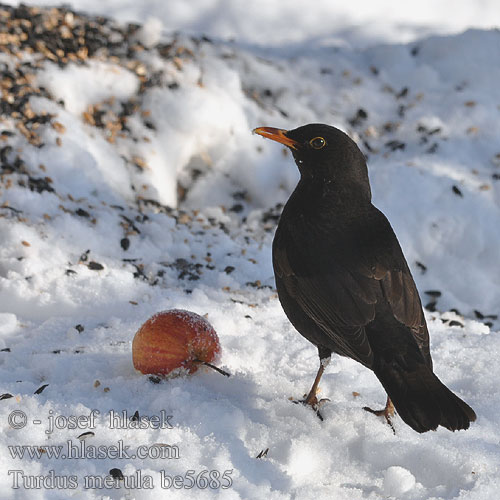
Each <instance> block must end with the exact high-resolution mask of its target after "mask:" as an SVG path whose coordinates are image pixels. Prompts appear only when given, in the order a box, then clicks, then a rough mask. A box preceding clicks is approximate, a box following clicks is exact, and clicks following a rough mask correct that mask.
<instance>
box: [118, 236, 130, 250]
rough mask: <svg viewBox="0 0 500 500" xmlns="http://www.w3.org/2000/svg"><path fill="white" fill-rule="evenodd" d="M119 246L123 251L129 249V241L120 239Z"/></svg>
mask: <svg viewBox="0 0 500 500" xmlns="http://www.w3.org/2000/svg"><path fill="white" fill-rule="evenodd" d="M120 246H121V247H122V248H123V250H125V251H126V250H128V249H129V247H130V240H129V239H128V238H122V239H121V240H120Z"/></svg>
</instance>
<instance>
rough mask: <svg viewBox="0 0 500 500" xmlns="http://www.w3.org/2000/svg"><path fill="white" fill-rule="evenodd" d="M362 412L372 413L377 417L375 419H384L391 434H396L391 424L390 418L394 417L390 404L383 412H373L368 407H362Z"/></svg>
mask: <svg viewBox="0 0 500 500" xmlns="http://www.w3.org/2000/svg"><path fill="white" fill-rule="evenodd" d="M363 410H365V411H368V412H370V413H373V414H374V415H377V417H384V418H385V421H386V423H387V425H389V427H390V428H391V429H392V432H393V433H394V434H396V429H394V425H393V423H392V417H393V416H394V407H393V406H392V403H391V404H390V405H389V404H388V405H387V406H386V407H385V408H384V409H383V410H373V409H372V408H370V407H368V406H363Z"/></svg>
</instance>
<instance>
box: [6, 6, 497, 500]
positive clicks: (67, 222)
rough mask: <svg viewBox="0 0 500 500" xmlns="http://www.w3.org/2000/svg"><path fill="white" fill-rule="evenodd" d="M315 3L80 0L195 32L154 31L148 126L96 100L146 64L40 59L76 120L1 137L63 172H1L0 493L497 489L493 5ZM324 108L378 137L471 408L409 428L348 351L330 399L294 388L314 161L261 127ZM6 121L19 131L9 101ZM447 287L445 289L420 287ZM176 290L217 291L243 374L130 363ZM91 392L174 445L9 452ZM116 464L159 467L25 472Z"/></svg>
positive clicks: (222, 328)
mask: <svg viewBox="0 0 500 500" xmlns="http://www.w3.org/2000/svg"><path fill="white" fill-rule="evenodd" d="M28 3H29V4H33V3H40V4H42V5H43V2H28ZM307 4H308V5H309V7H307V8H305V3H304V2H298V1H296V2H292V1H290V2H287V4H286V5H287V7H286V11H285V8H284V7H283V6H282V4H280V3H276V5H274V4H269V3H268V2H266V3H265V4H264V3H261V2H252V3H251V2H245V3H243V2H222V1H215V0H212V1H209V0H204V1H201V0H199V1H197V2H177V1H170V2H160V1H150V2H93V1H86V2H80V1H79V0H75V1H73V2H71V5H73V6H75V7H76V8H78V9H82V10H88V11H91V12H94V13H95V12H98V13H101V14H106V15H111V16H114V17H115V18H118V19H120V20H131V19H132V20H136V21H140V22H145V23H146V28H144V27H143V28H141V29H140V30H139V32H138V33H137V37H138V40H140V41H141V42H142V43H143V45H144V46H145V47H149V48H154V46H155V44H156V43H157V42H158V41H159V40H163V41H165V40H166V41H169V42H170V41H172V40H173V36H172V33H171V32H172V30H178V31H180V33H179V34H178V35H177V36H176V38H175V40H176V44H177V46H179V47H186V48H187V49H188V51H190V52H191V53H192V54H193V55H192V56H190V57H186V58H185V59H183V60H182V64H181V63H179V62H178V63H177V64H174V62H173V61H171V60H164V59H162V58H160V57H158V55H157V54H155V51H154V50H146V51H144V54H143V56H142V62H143V64H145V65H146V66H147V68H148V71H153V70H162V71H163V72H164V78H166V79H167V81H168V80H169V79H170V80H171V82H175V83H176V85H177V86H176V87H175V88H169V87H168V86H167V85H165V84H163V85H161V86H154V87H152V88H150V89H147V90H146V91H145V92H144V93H143V94H142V96H141V101H140V111H139V112H138V113H136V114H134V115H132V116H131V117H130V120H129V122H128V123H127V125H128V127H129V128H130V130H131V134H130V135H128V136H126V137H122V138H118V139H117V140H116V141H114V142H109V141H107V140H106V135H105V132H104V131H102V130H100V129H96V128H95V127H92V126H90V125H89V124H88V123H85V121H84V120H83V119H82V112H84V111H85V110H87V109H88V107H89V106H90V105H94V104H97V103H101V105H102V106H104V107H105V109H107V110H108V112H110V113H111V112H113V110H115V108H116V106H117V103H119V102H122V101H126V100H127V99H132V98H136V97H137V92H138V87H139V79H138V76H137V74H136V72H134V71H132V70H129V69H126V68H124V67H123V66H122V65H118V64H113V63H112V62H110V61H99V60H91V61H89V63H88V65H86V66H76V65H72V64H70V65H68V66H67V67H65V68H59V67H58V66H57V65H55V64H51V63H45V64H44V66H43V69H42V70H40V71H38V73H37V82H36V83H37V84H38V85H40V86H44V87H46V88H47V89H48V90H49V92H50V94H51V95H52V96H53V97H54V99H48V98H45V97H38V98H35V97H32V98H31V100H30V102H31V105H32V108H33V109H34V110H45V111H48V112H50V113H56V114H57V121H58V122H60V123H61V124H62V125H64V127H65V132H64V133H63V134H61V133H58V132H57V130H54V129H53V128H51V127H41V129H40V135H41V137H42V139H43V141H44V143H45V146H44V147H43V148H36V147H33V146H30V145H28V144H27V143H26V141H25V140H24V138H23V137H22V136H21V135H19V134H15V135H14V136H12V137H9V144H10V145H12V146H13V151H12V152H11V153H10V156H9V161H10V160H12V159H13V158H14V157H15V156H16V155H20V156H21V157H22V159H23V160H24V162H25V163H26V165H27V168H28V169H29V171H30V172H31V173H32V175H34V176H36V177H40V176H48V177H50V179H51V186H52V187H53V189H54V192H49V191H43V192H41V193H38V192H36V190H35V191H30V190H28V189H26V187H23V186H21V185H19V184H18V182H17V180H16V181H14V182H12V183H11V184H9V182H8V178H9V176H7V175H6V176H2V181H1V184H0V234H1V235H2V245H1V248H0V349H4V350H3V351H1V352H0V381H1V390H0V392H1V393H7V394H11V395H12V396H13V397H11V398H7V399H3V400H1V401H0V412H1V417H0V422H1V428H2V431H3V432H2V434H1V437H0V450H1V452H0V461H1V462H0V463H1V469H2V473H1V474H0V498H2V499H3V498H5V499H10V498H29V499H37V498H40V499H45V498H64V499H66V498H78V499H84V498H85V499H87V498H88V499H91V498H113V499H115V498H137V499H158V498H183V499H186V498H196V499H205V498H206V499H208V498H224V499H239V498H241V499H262V498H269V499H280V500H281V499H289V498H296V499H301V500H302V499H305V500H307V499H318V498H320V499H323V498H335V499H350V500H351V499H357V498H359V499H361V498H363V499H366V498H369V499H378V498H402V499H408V500H410V499H411V500H413V499H415V500H416V499H430V498H433V499H434V498H435V499H452V498H457V499H461V500H463V499H474V500H477V499H481V500H486V499H494V498H497V496H498V491H499V488H500V475H499V470H500V448H499V445H500V434H499V416H498V415H499V411H500V403H499V401H498V381H499V380H500V365H499V363H498V362H497V359H498V357H499V355H500V337H499V331H498V330H499V322H498V321H497V320H496V319H495V318H494V317H491V318H488V317H485V316H489V315H493V316H494V315H496V314H498V313H499V312H500V311H499V310H498V308H499V303H500V259H499V258H498V254H499V253H498V249H499V247H500V231H499V227H500V203H499V200H500V180H498V177H500V156H499V153H500V142H499V139H498V138H499V137H500V87H499V86H498V81H500V32H499V31H498V30H489V29H488V28H490V27H491V26H492V24H493V20H494V19H499V17H498V15H499V14H500V8H499V7H498V3H497V2H493V1H490V2H458V3H457V2H440V3H439V6H438V7H437V6H436V3H435V2H425V1H424V2H419V4H418V5H412V6H411V12H408V10H407V9H409V7H408V6H402V5H401V4H403V3H402V2H400V3H398V4H395V3H392V2H386V1H384V2H380V9H375V7H374V6H373V5H374V4H373V3H368V2H361V1H357V2H356V1H354V2H349V3H348V5H343V6H342V7H340V6H335V7H332V6H331V5H332V4H333V2H326V1H324V2H315V3H314V6H313V7H311V6H310V5H311V4H310V2H307ZM278 6H279V7H278ZM382 7H383V8H382ZM215 13H216V15H215ZM450 13H453V15H450ZM212 14H213V15H212ZM263 16H265V17H263ZM292 18H293V20H294V23H295V24H294V25H293V29H291V28H290V24H289V20H290V19H292ZM470 26H476V27H480V28H482V29H467V28H469V27H470ZM459 31H460V32H459ZM458 32H459V33H458ZM186 33H197V34H198V35H201V34H202V33H206V34H208V35H209V36H212V37H214V38H215V39H216V40H215V42H210V41H202V42H196V41H193V40H192V39H191V38H190V36H188V35H186ZM431 33H433V35H431ZM450 33H453V34H450ZM230 36H233V37H235V38H236V39H235V41H225V40H224V38H226V37H230ZM6 60H7V56H6V55H5V54H4V55H2V61H6ZM113 98H114V99H113ZM59 99H62V100H63V101H64V106H63V105H62V104H61V103H58V102H57V101H58V100H59ZM103 103H104V104H103ZM106 103H107V104H106ZM360 110H362V112H360ZM146 120H147V121H148V124H149V125H146V123H145V121H146ZM308 122H326V123H329V124H332V125H335V126H338V127H340V128H342V129H343V130H346V131H347V132H348V133H350V134H351V135H352V137H353V138H354V139H356V140H357V141H358V143H359V144H360V147H362V149H363V151H364V152H365V153H366V154H367V156H368V164H369V169H370V178H371V183H372V191H373V194H374V202H375V204H376V205H377V206H378V207H379V208H381V209H382V210H383V211H384V213H385V214H386V215H387V216H388V218H389V220H390V221H391V223H392V225H393V227H394V228H395V231H396V233H397V235H398V237H399V240H400V242H401V244H402V246H403V249H404V251H405V255H406V257H407V260H408V262H409V264H410V267H411V269H412V272H413V274H414V277H415V280H416V282H417V285H418V288H419V290H420V291H421V295H422V300H423V302H424V304H425V303H429V302H433V301H435V302H437V303H436V304H435V308H436V309H437V310H436V311H435V312H428V313H427V319H428V322H429V329H430V335H431V342H432V354H433V358H434V364H435V370H436V373H437V374H438V375H439V377H440V378H441V379H442V380H443V382H444V383H446V385H448V386H449V387H450V388H451V389H452V390H454V391H455V392H457V394H459V395H460V396H461V397H463V398H464V399H465V400H466V401H467V402H468V403H470V405H471V406H472V407H473V408H474V409H475V411H476V413H477V415H478V421H477V422H476V423H474V424H473V425H472V426H471V428H470V429H469V430H468V431H466V432H458V433H450V432H449V431H447V430H445V429H442V428H440V429H439V430H438V431H436V432H430V433H427V434H424V435H419V434H417V433H415V432H414V431H412V430H411V429H410V428H409V427H407V426H405V425H404V424H403V423H402V421H401V420H399V419H396V421H395V428H396V434H393V432H392V430H391V429H390V428H389V427H388V426H387V425H385V424H384V423H383V421H381V420H379V419H378V418H377V417H375V416H372V415H369V414H367V413H366V412H363V411H362V409H361V408H362V406H365V405H368V406H377V405H381V404H383V402H384V401H385V396H384V393H383V390H382V388H381V386H380V384H379V382H378V381H377V380H376V378H375V376H374V375H373V374H372V373H371V372H370V371H368V370H366V369H364V368H363V367H361V366H360V365H358V364H356V363H355V362H353V361H351V360H349V359H344V358H339V357H335V356H334V357H332V361H331V363H330V365H329V366H328V368H327V370H326V373H325V375H324V377H323V379H322V383H321V390H322V393H321V395H322V396H323V397H327V398H329V399H330V402H327V403H326V404H325V405H324V407H323V409H322V414H323V416H324V421H323V422H321V421H320V420H319V419H318V418H317V417H316V415H315V414H314V413H313V412H311V411H310V410H308V409H307V408H304V407H302V406H301V405H294V404H291V403H290V401H289V399H288V398H289V397H295V398H300V397H301V396H302V395H303V394H304V393H305V392H306V391H307V390H308V389H309V388H310V384H311V383H312V380H313V377H314V375H315V372H316V370H317V367H318V359H317V352H316V349H315V348H314V347H313V346H312V345H311V344H309V343H308V342H307V341H306V340H304V339H303V338H302V337H301V336H300V335H298V334H297V333H296V332H295V331H294V330H293V328H292V327H291V325H290V324H289V323H288V321H287V319H286V317H285V315H284V313H283V312H282V310H281V307H280V305H279V302H278V300H277V297H276V293H275V290H274V288H273V287H274V281H273V272H272V265H271V241H272V235H273V232H274V227H275V224H276V217H277V215H278V214H279V206H277V204H279V203H283V202H284V201H286V199H287V197H288V195H289V194H290V192H291V190H292V189H293V187H294V185H295V183H296V181H297V179H298V173H297V171H296V168H295V166H294V165H293V161H292V159H291V156H290V155H289V154H286V152H284V150H282V149H281V148H280V147H278V146H277V145H276V144H274V143H271V142H270V141H264V140H262V138H260V137H256V136H252V135H251V130H252V129H253V128H255V127H256V126H264V125H268V126H277V127H284V128H293V127H296V126H299V125H302V124H305V123H308ZM0 126H1V128H2V129H5V130H12V131H14V130H15V129H14V126H13V124H12V123H11V121H9V118H6V119H4V120H3V122H2V123H0ZM56 138H59V139H60V140H61V141H62V144H61V146H58V145H57V143H56ZM18 149H19V151H18ZM137 157H139V158H141V159H142V160H141V164H143V165H146V166H145V168H141V169H139V168H137V167H135V166H134V164H133V158H137ZM41 166H42V167H41ZM494 176H496V178H495V177H494ZM16 179H17V178H16ZM179 195H180V197H179ZM139 198H142V199H152V200H155V201H156V204H153V203H146V202H144V201H142V202H141V201H139ZM166 206H168V207H171V208H166ZM82 210H83V211H84V212H85V213H86V214H87V215H82V214H83V212H82ZM78 213H80V215H78ZM124 238H128V240H129V244H130V246H129V247H128V248H127V249H126V250H125V249H124V247H123V244H122V240H123V239H124ZM88 250H89V252H87V251H88ZM89 262H94V263H99V264H101V266H102V269H101V268H94V269H92V268H91V267H89ZM68 271H69V272H68ZM433 290H434V291H436V290H437V291H440V292H441V295H440V296H439V297H438V298H437V299H436V298H434V299H433V296H432V295H429V294H426V293H425V292H426V291H433ZM170 308H180V309H188V310H191V311H194V312H196V313H198V314H200V315H205V314H206V315H207V318H208V320H209V321H210V323H211V324H212V325H213V326H214V328H215V330H216V331H217V334H218V336H219V338H220V341H221V345H222V350H223V352H222V359H221V367H223V368H224V369H226V370H228V371H229V372H231V374H232V375H231V377H229V378H226V377H223V376H221V375H220V374H218V373H216V372H214V371H212V370H210V369H208V368H207V369H204V370H200V371H199V372H198V373H197V374H196V375H194V376H191V377H187V378H176V379H173V380H168V381H165V382H162V383H153V382H154V381H153V382H152V381H151V380H150V379H149V378H148V376H143V375H141V374H139V373H137V372H136V371H135V370H134V369H133V366H132V359H131V343H132V339H133V336H134V333H135V332H136V331H137V329H138V328H139V327H140V325H141V324H142V323H143V322H144V321H145V320H146V319H147V318H148V317H150V316H152V315H153V314H154V313H156V312H158V311H161V310H164V309H170ZM433 308H434V307H430V309H433ZM452 309H454V311H452ZM475 311H476V312H475ZM488 323H490V325H488ZM490 326H491V328H490ZM44 384H48V386H47V387H46V388H45V389H44V390H43V391H42V392H40V393H39V394H34V393H35V391H36V390H37V389H39V388H40V387H41V386H43V385H44ZM93 409H97V410H99V411H100V417H99V418H98V419H97V426H96V428H95V429H94V430H93V432H94V433H95V435H94V436H91V437H88V438H87V439H86V443H87V444H88V445H95V446H99V445H107V446H110V445H116V444H117V443H118V441H119V440H123V441H124V443H125V444H126V445H130V446H131V449H134V448H136V447H137V446H139V445H145V444H149V445H151V444H154V443H167V444H169V445H172V446H178V449H179V454H180V456H179V458H177V459H168V460H163V461H161V460H158V459H152V458H149V459H144V460H140V459H124V460H120V459H113V458H105V459H81V460H78V459H73V460H70V459H64V460H63V459H58V460H56V459H50V458H49V457H47V456H43V457H42V458H41V459H39V460H31V459H28V458H24V459H22V460H21V459H19V458H12V457H11V456H10V454H9V452H8V448H7V446H8V445H28V444H31V445H38V446H40V447H44V446H45V447H46V446H48V445H51V444H57V445H66V442H67V441H68V440H71V441H72V442H73V443H75V444H77V443H78V442H79V441H78V439H77V436H78V435H79V434H81V433H82V432H85V429H84V430H80V429H68V428H63V429H56V430H54V432H53V433H52V434H47V433H46V432H45V430H46V429H47V424H48V422H49V420H48V418H49V416H50V415H52V416H57V415H66V416H68V415H84V416H85V415H87V416H88V415H89V414H90V412H91V410H93ZM14 410H21V411H23V412H25V414H26V415H27V417H28V424H27V426H26V427H25V428H24V429H23V430H18V429H13V428H12V427H10V426H9V424H8V422H7V418H8V416H9V415H10V414H11V412H12V411H14ZM111 410H114V411H116V412H122V411H123V410H126V411H127V412H128V416H132V415H133V414H134V412H135V411H136V410H137V411H138V412H139V415H140V416H147V415H149V416H153V415H160V412H161V411H162V410H165V411H166V413H167V414H168V415H172V416H173V418H172V423H173V428H172V429H163V430H160V429H152V428H149V429H142V430H137V429H120V428H118V429H111V428H110V426H109V422H108V412H110V411H111ZM37 418H39V419H41V420H42V422H43V423H42V424H41V425H36V424H33V423H32V422H33V420H34V419H37ZM267 449H268V452H267V454H266V453H264V452H265V450H267ZM260 452H263V455H264V456H262V457H261V458H258V459H257V458H256V457H257V455H259V454H260ZM112 468H119V469H121V471H122V472H123V474H124V475H127V476H129V475H130V476H131V475H134V473H135V472H136V471H141V473H142V474H143V476H144V475H150V476H151V477H152V478H153V481H154V483H155V485H156V487H155V489H154V490H148V489H129V490H126V489H125V488H124V487H123V486H122V487H121V488H119V489H114V488H111V489H104V490H103V489H101V490H99V489H87V490H85V489H83V488H82V487H80V488H78V489H75V490H58V489H48V488H41V489H24V488H20V489H18V490H14V489H12V476H9V475H8V474H7V471H8V470H13V469H18V470H23V471H24V474H26V475H48V474H49V471H50V470H55V472H56V473H57V474H58V475H76V476H77V477H78V482H79V484H80V485H81V484H83V478H84V476H87V475H90V474H96V475H102V476H104V475H106V474H108V471H109V470H110V469H112ZM161 470H165V471H166V473H167V474H169V475H177V474H180V475H184V474H185V473H186V471H187V470H194V471H196V474H198V473H199V472H201V471H203V470H218V471H220V472H221V474H222V473H223V472H224V471H228V470H232V475H231V478H232V486H231V487H230V488H228V489H220V488H219V489H211V488H210V487H208V488H205V489H199V488H196V487H195V488H193V489H175V488H173V487H172V488H171V489H162V488H161V487H160V471H161Z"/></svg>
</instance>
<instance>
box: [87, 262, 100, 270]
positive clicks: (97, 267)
mask: <svg viewBox="0 0 500 500" xmlns="http://www.w3.org/2000/svg"><path fill="white" fill-rule="evenodd" d="M87 267H88V268H89V269H91V270H92V271H102V270H103V269H104V266H103V265H102V264H99V262H94V261H93V260H91V261H90V262H89V263H88V266H87Z"/></svg>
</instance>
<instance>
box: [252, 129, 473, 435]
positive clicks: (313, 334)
mask: <svg viewBox="0 0 500 500" xmlns="http://www.w3.org/2000/svg"><path fill="white" fill-rule="evenodd" d="M254 132H255V133H257V134H260V135H262V136H264V137H267V138H268V139H272V140H274V141H277V142H279V143H281V144H284V145H285V146H287V147H288V148H290V150H291V152H292V154H293V157H294V159H295V163H296V164H297V166H298V168H299V171H300V181H299V183H298V185H297V187H296V188H295V190H294V192H293V194H292V195H291V196H290V198H289V200H288V201H287V203H286V205H285V207H284V209H283V213H282V215H281V219H280V221H279V224H278V228H277V230H276V235H275V237H274V241H273V267H274V273H275V278H276V287H277V290H278V295H279V300H280V302H281V305H282V306H283V309H284V311H285V313H286V315H287V316H288V319H289V320H290V322H291V323H292V324H293V326H294V327H295V328H296V329H297V330H298V331H299V333H300V334H301V335H302V336H303V337H305V338H306V339H307V340H309V341H310V342H312V343H313V344H314V345H315V346H316V347H317V348H318V351H319V358H320V368H319V370H318V374H317V376H316V379H315V381H314V384H313V386H312V388H311V391H310V392H309V395H308V396H307V398H306V399H305V400H304V403H306V404H309V405H311V406H313V407H315V408H317V404H318V401H317V398H316V391H317V387H318V383H319V380H320V378H321V375H322V374H323V371H324V368H325V366H326V364H327V363H328V361H329V359H330V355H331V353H332V352H334V353H337V354H340V355H341V356H347V357H349V358H352V359H355V360H356V361H358V362H359V363H361V364H363V365H364V366H366V367H367V368H370V369H371V370H373V371H374V372H375V375H376V376H377V378H378V379H379V380H380V382H381V383H382V385H383V387H384V389H385V390H386V392H387V395H388V397H387V405H386V407H385V409H384V410H380V411H374V410H371V409H369V408H365V409H366V410H369V411H371V412H373V413H376V414H377V415H384V416H385V417H386V419H387V421H388V422H389V423H390V417H391V416H392V415H393V414H394V407H395V408H396V411H397V413H398V414H399V415H400V416H401V418H402V419H403V420H404V421H405V422H406V423H407V424H408V425H409V426H410V427H412V428H413V429H415V430H416V431H417V432H426V431H428V430H431V429H436V428H437V427H438V426H439V425H442V426H444V427H446V428H447V429H450V430H451V431H455V430H458V429H467V428H468V427H469V424H470V422H473V421H474V420H476V414H475V413H474V410H472V408H471V407H470V406H468V405H467V404H466V403H465V402H464V401H462V400H461V399H460V398H459V397H457V396H456V395H455V394H453V393H452V392H451V391H450V390H449V389H448V388H447V387H446V386H445V385H444V384H443V383H442V382H441V381H440V380H439V379H438V377H437V376H436V375H435V374H434V373H433V371H432V360H431V355H430V350H429V332H428V330H427V325H426V322H425V318H424V313H423V311H422V304H421V302H420V297H419V295H418V292H417V288H416V286H415V283H414V281H413V277H412V275H411V273H410V269H409V268H408V264H407V263H406V260H405V258H404V255H403V252H402V250H401V247H400V245H399V242H398V240H397V238H396V235H395V234H394V231H393V229H392V227H391V225H390V224H389V221H388V220H387V218H386V217H385V216H384V214H383V213H382V212H380V210H378V209H377V208H376V207H374V206H373V205H372V203H371V190H370V183H369V180H368V170H367V167H366V162H365V157H364V155H363V153H362V152H361V151H360V150H359V148H358V147H357V145H356V143H355V142H354V141H353V140H351V139H350V138H349V137H348V136H347V135H346V134H345V133H344V132H342V131H340V130H338V129H336V128H334V127H331V126H328V125H323V124H310V125H305V126H303V127H299V128H296V129H294V130H289V131H287V130H281V129H276V128H271V127H260V128H257V129H255V130H254Z"/></svg>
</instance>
